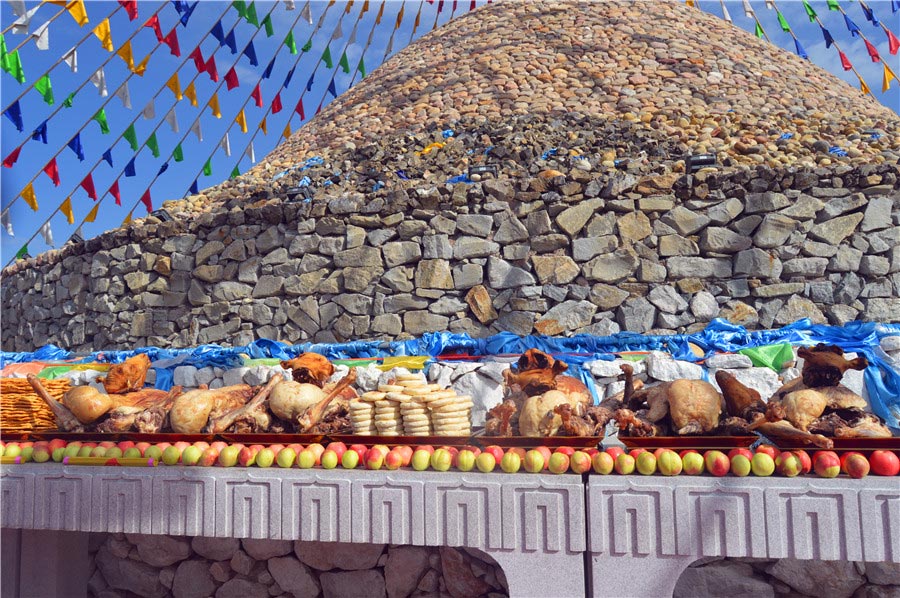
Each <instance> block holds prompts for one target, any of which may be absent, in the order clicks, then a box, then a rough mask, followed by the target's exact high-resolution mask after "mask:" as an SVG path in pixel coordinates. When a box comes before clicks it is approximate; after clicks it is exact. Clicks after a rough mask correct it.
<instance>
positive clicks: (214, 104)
mask: <svg viewBox="0 0 900 598" xmlns="http://www.w3.org/2000/svg"><path fill="white" fill-rule="evenodd" d="M207 105H208V106H209V108H210V110H212V114H213V116H215V117H216V118H222V111H221V110H219V95H218V94H215V93H214V94H212V97H211V98H209V104H207Z"/></svg>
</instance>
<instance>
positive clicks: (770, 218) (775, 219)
mask: <svg viewBox="0 0 900 598" xmlns="http://www.w3.org/2000/svg"><path fill="white" fill-rule="evenodd" d="M797 224H798V223H797V221H796V220H793V219H791V218H788V217H787V216H784V215H782V214H766V215H765V216H764V217H763V219H762V222H761V223H760V225H759V228H757V229H756V233H755V234H754V235H753V244H754V245H756V246H757V247H761V248H763V249H771V248H773V247H781V246H782V245H784V243H785V242H786V241H787V240H788V237H790V236H791V233H793V232H794V230H796V228H797Z"/></svg>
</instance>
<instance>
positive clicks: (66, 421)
mask: <svg viewBox="0 0 900 598" xmlns="http://www.w3.org/2000/svg"><path fill="white" fill-rule="evenodd" d="M28 383H29V384H31V388H33V389H34V392H36V393H37V395H38V396H39V397H41V399H43V400H44V402H45V403H47V406H48V407H50V410H51V411H52V412H53V415H54V416H56V427H58V428H59V429H60V430H62V431H63V432H84V426H83V425H82V424H81V422H80V421H78V418H76V417H75V415H74V414H73V413H72V412H71V411H69V410H68V409H67V408H66V407H65V405H63V404H62V403H60V402H59V401H57V400H56V399H54V398H53V397H51V396H50V393H48V392H47V389H46V388H44V385H43V384H41V381H40V380H39V379H38V377H37V376H35V375H34V374H28Z"/></svg>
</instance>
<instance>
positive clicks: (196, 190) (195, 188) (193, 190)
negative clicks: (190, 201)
mask: <svg viewBox="0 0 900 598" xmlns="http://www.w3.org/2000/svg"><path fill="white" fill-rule="evenodd" d="M190 192H191V193H193V194H194V195H197V194H198V193H200V187H198V186H197V179H194V182H193V183H191V187H190Z"/></svg>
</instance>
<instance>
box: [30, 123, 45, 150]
mask: <svg viewBox="0 0 900 598" xmlns="http://www.w3.org/2000/svg"><path fill="white" fill-rule="evenodd" d="M31 140H32V141H41V142H42V143H43V144H44V145H46V144H47V121H46V120H45V121H44V122H42V123H41V124H39V125H38V126H37V128H36V129H35V130H34V132H32V133H31Z"/></svg>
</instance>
